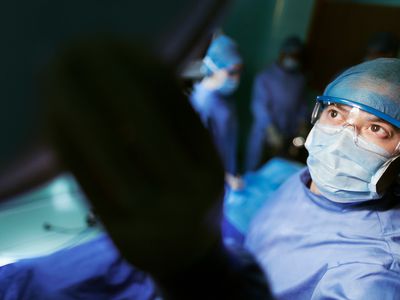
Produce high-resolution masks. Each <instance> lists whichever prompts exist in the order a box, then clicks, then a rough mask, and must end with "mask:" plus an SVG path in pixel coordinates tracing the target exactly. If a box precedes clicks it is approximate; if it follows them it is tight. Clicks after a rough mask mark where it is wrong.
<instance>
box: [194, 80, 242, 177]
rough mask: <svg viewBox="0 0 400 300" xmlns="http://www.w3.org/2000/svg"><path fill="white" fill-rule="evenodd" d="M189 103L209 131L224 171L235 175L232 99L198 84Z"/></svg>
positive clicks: (234, 128)
mask: <svg viewBox="0 0 400 300" xmlns="http://www.w3.org/2000/svg"><path fill="white" fill-rule="evenodd" d="M190 101H191V104H192V106H193V108H194V109H195V110H196V112H197V113H198V114H199V116H200V118H201V120H202V122H203V124H204V126H206V127H207V128H208V129H209V130H210V133H211V135H212V138H213V140H214V144H215V146H216V148H217V150H218V153H219V155H220V157H221V159H222V162H223V164H224V167H225V170H226V171H227V172H228V173H231V174H236V173H237V165H236V151H237V127H238V125H237V117H236V110H235V106H234V103H233V99H232V98H231V97H226V96H223V95H221V94H219V93H218V91H216V90H210V89H207V88H204V86H203V84H202V83H198V84H196V85H195V86H194V90H193V93H192V95H191V97H190Z"/></svg>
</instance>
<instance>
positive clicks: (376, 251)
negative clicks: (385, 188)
mask: <svg viewBox="0 0 400 300" xmlns="http://www.w3.org/2000/svg"><path fill="white" fill-rule="evenodd" d="M309 182H310V175H309V172H308V169H303V170H301V171H300V172H299V173H297V174H295V175H293V176H292V177H291V178H290V179H288V180H287V181H286V182H285V183H284V184H283V185H282V186H281V187H280V189H278V190H277V191H276V192H275V197H274V199H273V200H272V201H270V202H268V203H266V205H265V206H264V207H263V208H262V209H261V210H260V212H259V214H258V215H257V216H256V218H255V219H254V221H253V223H252V225H251V228H250V230H249V233H248V236H247V237H246V241H245V245H246V247H247V248H248V249H249V250H250V252H252V253H253V254H254V255H255V257H256V259H257V261H258V262H259V263H260V265H261V266H262V268H263V270H264V272H265V273H266V276H267V278H268V280H269V283H270V287H271V289H272V292H273V294H274V295H275V297H276V299H278V300H283V299H287V300H289V299H290V300H310V299H343V300H344V299H355V300H361V299H368V300H389V299H391V300H393V299H400V203H399V199H398V196H395V195H394V193H392V192H390V193H387V194H388V195H387V196H385V197H384V198H383V199H380V200H377V201H368V202H365V203H362V204H358V205H349V204H347V205H346V204H339V203H334V202H332V201H330V200H328V199H326V198H324V197H322V196H318V195H315V194H313V193H311V192H310V190H309V189H308V187H307V185H308V183H309Z"/></svg>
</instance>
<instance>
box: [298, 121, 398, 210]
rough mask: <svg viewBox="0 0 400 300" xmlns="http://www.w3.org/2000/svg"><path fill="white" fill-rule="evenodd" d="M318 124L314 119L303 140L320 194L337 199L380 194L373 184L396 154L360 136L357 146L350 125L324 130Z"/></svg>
mask: <svg viewBox="0 0 400 300" xmlns="http://www.w3.org/2000/svg"><path fill="white" fill-rule="evenodd" d="M321 127H323V126H321V125H319V124H318V123H317V124H316V125H315V126H314V127H313V129H312V130H311V132H310V134H309V135H308V137H307V140H306V143H305V146H306V148H307V150H308V152H309V157H308V159H307V165H308V167H309V170H310V174H311V178H312V180H313V181H314V183H315V184H316V185H317V187H318V189H319V191H320V192H321V194H322V195H323V196H325V197H326V198H328V199H330V200H332V201H335V202H341V203H353V202H361V201H367V200H372V199H378V198H380V197H382V194H380V193H378V191H377V188H376V184H377V182H378V180H379V179H380V177H381V176H382V174H383V173H384V171H385V170H386V169H387V167H388V166H389V164H390V163H391V162H392V161H393V160H394V159H395V158H396V157H393V158H390V155H389V153H388V152H387V151H385V150H384V149H382V148H380V147H378V146H376V145H374V144H372V143H370V142H367V141H364V140H363V139H362V138H360V137H358V143H362V144H363V145H362V147H360V146H358V145H357V144H356V143H355V141H354V132H353V129H352V128H346V129H344V130H343V131H341V132H339V133H327V130H323V129H322V128H321ZM324 129H325V128H324Z"/></svg>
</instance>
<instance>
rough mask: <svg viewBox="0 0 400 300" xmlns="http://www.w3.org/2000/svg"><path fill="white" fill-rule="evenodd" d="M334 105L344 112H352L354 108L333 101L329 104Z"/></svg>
mask: <svg viewBox="0 0 400 300" xmlns="http://www.w3.org/2000/svg"><path fill="white" fill-rule="evenodd" d="M330 106H333V107H335V108H337V109H338V110H340V111H342V112H346V113H348V112H350V110H351V109H352V107H351V106H348V105H345V104H337V103H332V104H331V105H328V107H330Z"/></svg>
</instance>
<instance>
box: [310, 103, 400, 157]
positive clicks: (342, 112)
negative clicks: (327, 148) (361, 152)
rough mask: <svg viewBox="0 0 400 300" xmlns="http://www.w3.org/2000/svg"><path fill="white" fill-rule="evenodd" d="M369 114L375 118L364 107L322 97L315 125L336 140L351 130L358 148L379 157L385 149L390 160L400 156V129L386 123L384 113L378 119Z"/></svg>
mask: <svg viewBox="0 0 400 300" xmlns="http://www.w3.org/2000/svg"><path fill="white" fill-rule="evenodd" d="M340 100H344V101H340ZM362 108H364V109H362ZM368 110H370V111H371V110H372V111H373V112H374V114H373V113H370V112H367V111H366V108H365V107H363V105H358V104H357V103H354V102H351V101H349V100H345V99H340V98H335V97H327V96H320V97H318V98H317V104H316V106H315V107H314V111H313V113H312V117H311V122H312V123H313V124H315V126H318V127H319V128H320V129H321V130H323V131H324V132H325V133H327V134H331V135H332V136H335V135H337V134H338V133H341V132H342V131H343V130H345V129H351V130H352V131H353V139H354V142H355V143H356V144H357V146H359V147H361V148H364V149H366V150H369V151H372V152H375V153H378V154H381V153H379V152H381V151H380V149H379V148H381V149H383V150H385V152H387V153H388V155H390V156H394V155H397V154H398V153H399V152H400V151H399V150H400V129H399V128H398V127H396V126H394V125H392V124H391V123H389V122H388V121H387V120H385V119H383V118H382V115H383V114H382V113H381V112H379V117H378V116H377V113H376V111H375V110H374V109H368ZM333 138H335V137H333ZM370 143H372V144H373V145H370ZM374 146H378V148H376V147H374Z"/></svg>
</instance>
